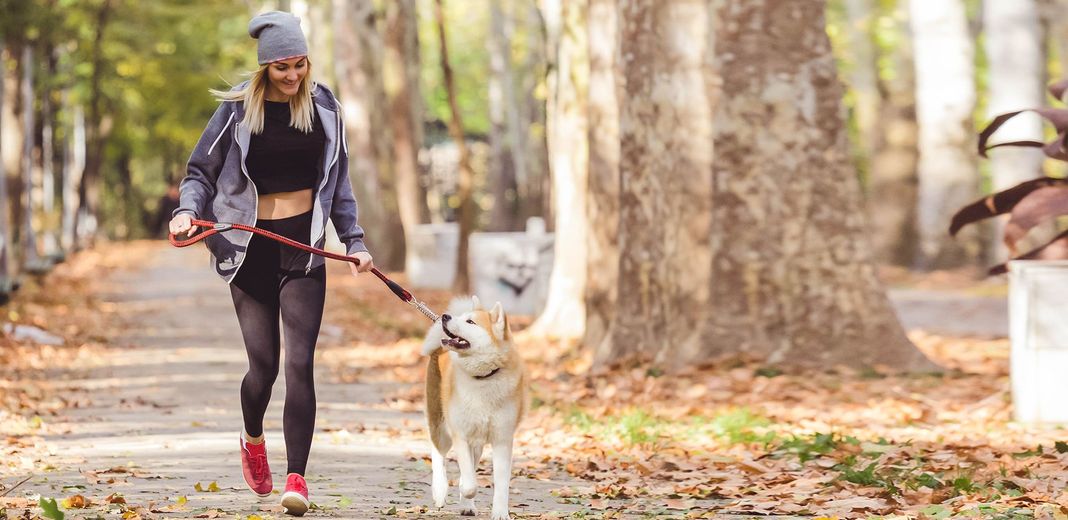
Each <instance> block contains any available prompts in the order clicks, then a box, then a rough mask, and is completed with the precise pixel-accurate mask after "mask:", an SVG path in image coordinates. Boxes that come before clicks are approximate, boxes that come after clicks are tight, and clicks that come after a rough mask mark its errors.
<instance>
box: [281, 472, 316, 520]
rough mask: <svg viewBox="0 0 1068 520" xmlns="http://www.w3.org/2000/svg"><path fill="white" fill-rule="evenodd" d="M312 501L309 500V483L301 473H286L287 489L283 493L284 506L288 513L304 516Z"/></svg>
mask: <svg viewBox="0 0 1068 520" xmlns="http://www.w3.org/2000/svg"><path fill="white" fill-rule="evenodd" d="M310 506H311V502H309V501H308V483H307V482H304V477H302V476H301V475H300V474H299V473H290V474H289V475H286V491H285V493H282V507H283V508H285V512H286V514H287V515H296V516H304V513H306V512H307V511H308V507H310Z"/></svg>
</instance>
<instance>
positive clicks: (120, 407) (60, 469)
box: [18, 247, 579, 519]
mask: <svg viewBox="0 0 1068 520" xmlns="http://www.w3.org/2000/svg"><path fill="white" fill-rule="evenodd" d="M205 259H206V256H205V252H204V250H203V249H202V248H189V249H174V248H169V247H161V248H159V250H158V253H157V254H156V255H154V257H153V258H149V259H146V260H147V261H146V263H145V264H144V267H143V268H142V269H139V270H137V271H132V272H131V271H118V272H116V273H115V274H114V275H113V276H112V277H111V278H110V279H109V280H108V282H109V283H108V284H107V290H106V292H105V293H104V294H101V295H100V297H101V298H102V299H103V301H105V302H109V303H106V304H105V305H110V306H112V310H114V313H113V314H114V315H115V316H119V321H120V324H119V326H114V325H112V326H111V327H110V329H109V330H104V331H102V333H103V334H104V335H106V336H107V337H109V339H110V341H109V342H110V343H111V344H113V345H116V347H115V348H114V349H112V350H110V351H109V354H107V356H108V359H103V360H100V361H101V362H100V363H99V366H98V367H96V368H90V369H82V370H78V369H74V370H62V371H60V372H58V373H57V374H55V375H56V376H57V380H60V381H62V382H61V383H60V388H62V389H63V391H64V392H65V393H66V394H67V395H70V396H72V397H77V396H80V397H82V398H85V399H84V401H86V402H87V403H88V405H87V406H84V407H78V408H72V409H69V410H67V411H66V412H65V413H64V415H62V416H60V417H58V418H55V419H52V420H50V422H51V423H52V425H53V426H56V427H59V428H65V429H69V430H68V431H69V433H64V434H60V435H52V436H49V437H46V441H47V443H48V444H50V445H52V446H54V447H55V450H54V457H53V458H52V459H51V460H47V461H44V463H51V464H52V465H53V466H55V468H56V469H55V470H54V471H52V472H49V473H47V474H46V475H47V477H42V476H40V474H38V475H35V477H34V478H33V479H32V480H31V481H29V482H27V483H26V484H24V485H23V486H22V487H21V488H20V492H19V493H18V495H21V496H25V494H26V493H28V492H36V493H40V494H42V495H44V496H46V497H56V498H57V499H58V498H63V497H67V496H70V495H73V494H76V493H81V494H83V495H85V496H88V497H91V498H101V497H104V496H107V495H108V494H110V493H112V492H116V491H118V492H121V493H122V494H123V495H124V496H125V497H126V500H127V502H128V503H130V504H136V505H142V506H147V507H149V508H150V509H157V510H161V509H166V508H167V507H169V508H171V509H174V511H173V512H164V513H159V514H158V515H153V516H158V517H171V518H177V517H181V518H190V517H193V516H195V515H196V514H198V513H203V512H204V511H205V510H206V508H218V509H221V510H222V511H224V512H225V513H226V514H225V515H223V516H224V517H229V518H233V517H234V515H235V514H238V515H241V517H242V518H244V517H245V515H248V514H253V513H258V514H259V515H261V516H263V517H264V518H266V517H268V516H270V517H274V518H280V517H283V516H285V515H282V514H281V507H280V506H279V505H278V500H279V496H278V495H277V494H276V495H274V496H271V497H268V498H263V499H261V498H258V497H256V496H255V495H253V494H252V493H251V492H250V491H248V490H247V488H246V487H245V484H244V480H243V479H242V477H241V472H240V462H239V459H238V445H237V436H238V432H239V431H240V428H241V415H240V404H239V398H238V389H239V386H240V382H241V378H242V377H243V375H244V372H245V370H246V369H247V366H248V365H247V360H246V357H245V352H244V347H243V343H242V341H241V336H240V331H239V328H238V324H237V318H236V316H235V314H234V311H233V307H232V303H231V300H230V295H229V290H228V287H227V285H226V284H225V283H224V282H223V281H222V280H221V279H219V278H217V277H215V276H214V275H213V274H211V273H210V271H209V270H208V269H207V268H206V261H205ZM334 329H337V327H334ZM283 355H284V354H283ZM283 362H284V361H283ZM316 365H317V366H316V395H317V400H318V409H317V417H316V423H317V428H316V434H315V437H314V440H313V443H312V452H311V460H310V462H309V468H308V473H307V479H308V483H309V487H310V488H311V493H312V496H311V499H312V502H313V503H314V504H317V505H318V506H320V507H321V509H318V510H317V509H313V510H312V511H309V513H308V514H307V515H306V516H310V517H316V516H323V517H332V518H360V519H364V518H379V517H395V516H393V515H392V514H391V513H393V511H391V509H392V508H396V510H397V511H399V512H400V514H401V515H402V516H409V517H411V516H418V515H416V514H415V513H418V512H419V511H420V508H421V507H423V506H428V505H430V499H429V482H430V469H429V466H428V465H427V464H426V463H425V462H424V461H423V460H422V457H423V456H424V455H425V454H426V453H428V452H427V449H428V445H427V443H426V441H425V440H424V439H423V438H422V437H421V436H420V435H417V434H415V433H414V432H418V431H420V428H417V426H418V425H421V424H422V416H421V415H419V414H418V413H411V412H402V411H393V410H390V409H389V408H388V407H385V406H376V405H380V404H381V403H382V402H383V400H384V399H383V397H384V395H385V393H386V392H387V391H389V390H391V389H393V388H396V386H397V385H396V384H393V385H392V387H390V388H389V389H387V388H384V387H383V385H384V384H380V383H370V384H360V383H356V384H340V383H337V382H336V381H334V380H333V379H334V378H332V377H331V376H330V374H329V373H328V372H327V369H326V368H324V367H323V363H317V364H316ZM284 379H285V377H284V372H282V373H281V374H279V377H278V379H277V381H276V383H275V386H274V390H273V395H272V399H271V404H270V407H269V408H268V410H267V416H266V419H265V423H266V424H265V431H266V434H267V439H268V456H269V460H270V462H271V465H272V471H273V474H274V483H275V490H276V492H278V491H279V488H280V487H284V485H285V481H284V477H285V474H284V472H285V448H284V443H283V442H282V432H281V426H282V425H281V417H282V404H283V402H284V398H285V383H284ZM342 428H344V429H345V430H344V431H339V430H341V429H342ZM353 430H355V431H353ZM399 430H401V431H407V432H409V433H401V434H396V433H395V432H396V431H399ZM111 468H118V469H125V470H126V472H125V473H121V472H120V473H115V472H105V470H108V469H111ZM488 468H489V460H488V459H485V460H483V463H482V470H488ZM85 471H96V472H98V473H97V476H98V478H100V479H101V480H102V482H100V483H98V484H96V485H90V483H89V481H90V480H92V479H91V478H87V477H86V476H85V475H84V474H83V473H82V472H85ZM450 472H451V473H450V477H452V478H453V479H455V478H457V475H456V466H455V463H452V466H451V468H450ZM111 478H115V479H118V480H119V481H120V482H118V483H115V484H109V483H107V480H108V479H111ZM122 480H125V481H126V483H122V482H121V481H122ZM197 482H199V483H201V484H202V486H204V487H207V486H208V485H209V484H210V483H211V482H217V483H218V486H219V487H220V488H221V490H220V491H218V492H197V491H196V490H195V489H194V486H195V485H196V483H197ZM74 485H81V486H86V487H85V488H84V489H81V488H66V489H64V488H63V486H74ZM562 485H564V483H562V482H547V481H539V480H532V479H528V478H525V477H516V478H515V480H514V481H513V491H514V492H516V494H514V495H513V500H512V504H513V512H514V513H520V514H522V516H523V517H537V516H540V512H545V511H560V512H564V511H571V510H575V509H576V508H578V507H579V506H575V505H570V504H562V503H558V502H557V500H556V499H555V498H554V497H553V496H552V495H551V493H550V491H551V490H552V489H555V488H559V487H561V486H562ZM450 492H451V494H450V498H449V505H448V506H447V507H446V509H445V510H444V511H442V512H437V511H430V512H428V513H426V514H424V515H423V516H431V517H453V516H454V514H455V512H456V511H457V510H458V508H457V507H456V505H455V502H456V495H457V493H456V489H455V487H453V488H451V489H450ZM520 493H521V494H520ZM183 496H184V497H186V499H187V500H188V502H187V503H186V504H185V505H184V506H183V507H181V508H179V507H177V504H176V501H177V500H179V497H183ZM489 498H490V494H489V490H488V489H481V490H480V491H479V496H478V499H477V503H478V505H479V508H480V512H481V513H483V514H484V515H485V512H486V510H487V509H488V505H489ZM150 503H154V505H150ZM406 513H407V515H405V514H406ZM78 516H80V515H78ZM485 516H486V517H488V515H485ZM456 517H457V518H459V516H456Z"/></svg>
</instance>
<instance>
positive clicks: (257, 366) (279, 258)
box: [170, 11, 374, 516]
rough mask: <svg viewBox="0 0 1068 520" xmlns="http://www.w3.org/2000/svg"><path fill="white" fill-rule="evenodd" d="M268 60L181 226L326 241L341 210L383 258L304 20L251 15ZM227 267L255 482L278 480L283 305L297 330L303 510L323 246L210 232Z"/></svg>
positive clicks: (361, 254)
mask: <svg viewBox="0 0 1068 520" xmlns="http://www.w3.org/2000/svg"><path fill="white" fill-rule="evenodd" d="M249 34H250V35H251V36H252V37H253V38H256V39H257V47H258V48H257V55H258V58H259V64H260V68H259V70H258V71H256V72H255V73H254V74H253V76H252V78H251V79H250V80H248V81H245V82H243V83H241V84H239V85H237V86H235V87H234V88H233V89H231V90H230V91H228V92H224V91H212V93H213V94H215V95H216V97H218V98H219V100H220V101H222V103H221V104H220V106H219V108H218V110H216V111H215V115H214V116H212V118H211V121H209V122H208V125H207V128H206V129H205V131H204V134H203V135H201V137H200V141H199V142H198V143H197V146H196V148H195V149H194V150H193V153H192V155H191V156H190V158H189V165H188V174H187V175H186V177H185V178H184V179H182V182H181V183H180V184H179V190H180V196H179V207H178V208H177V209H175V210H174V212H173V215H172V216H173V219H172V220H171V222H170V231H171V233H175V234H180V233H188V234H190V235H192V234H194V233H195V227H194V226H193V225H192V223H191V218H203V219H207V220H213V221H218V222H232V223H238V222H240V223H244V224H255V226H256V227H260V228H264V229H268V230H271V231H274V232H275V233H278V234H280V235H283V236H286V237H289V238H291V239H294V240H297V241H300V242H303V243H305V244H311V245H313V246H315V247H319V248H322V246H323V243H324V241H325V230H326V219H327V218H328V217H329V218H330V219H331V220H332V221H333V223H334V227H335V228H336V229H337V232H338V237H339V238H340V240H341V241H342V242H343V243H344V244H345V249H346V254H347V255H349V256H351V257H354V258H356V259H358V260H359V266H358V267H357V266H356V265H355V264H350V266H351V267H352V273H353V275H356V274H358V273H360V272H365V271H367V270H369V269H371V268H372V267H373V266H374V263H373V262H372V258H371V255H370V254H369V253H368V252H367V247H366V246H364V243H363V229H361V228H360V226H359V225H358V224H357V208H356V200H355V198H354V197H353V195H352V187H351V185H350V183H349V178H348V147H347V145H346V144H345V127H344V124H343V122H342V121H341V113H340V110H339V107H338V102H337V99H336V98H335V97H334V95H333V94H332V93H331V92H330V91H329V90H327V89H326V87H325V86H323V85H322V84H316V83H313V82H312V80H311V63H310V61H309V60H308V47H307V42H306V41H305V39H304V34H303V32H302V31H301V29H300V20H299V19H298V18H297V17H295V16H293V15H291V14H289V13H283V12H279V11H272V12H268V13H264V14H261V15H258V16H256V17H255V18H253V19H252V20H251V21H250V22H249ZM205 244H206V245H207V247H208V249H209V251H210V252H211V256H212V261H213V266H214V268H215V271H216V274H218V275H219V276H220V277H222V278H223V279H224V280H226V281H227V283H228V284H229V286H230V294H231V296H232V297H233V301H234V309H235V310H236V312H237V318H238V322H239V323H240V327H241V334H242V336H243V338H244V342H245V349H246V351H247V353H248V360H249V369H248V372H247V373H246V374H245V377H244V379H243V380H242V382H241V412H242V416H243V420H244V428H243V431H242V433H241V439H240V445H241V467H242V471H243V473H244V476H245V482H246V483H248V486H249V488H250V489H252V491H253V492H254V493H256V494H257V495H259V496H268V495H270V493H271V490H272V488H273V485H272V480H271V471H270V469H269V467H268V464H267V451H266V444H265V442H264V436H263V415H264V413H265V411H266V410H267V404H268V401H269V400H270V397H271V387H272V385H273V383H274V381H275V378H276V377H277V375H278V369H279V330H278V324H279V315H281V324H282V328H283V330H284V332H285V338H286V374H285V381H286V397H285V408H284V411H283V415H282V430H283V434H284V436H285V443H286V455H287V458H288V461H287V462H288V468H287V469H286V473H287V476H286V487H285V492H284V493H283V494H282V506H283V507H284V508H285V511H286V513H289V514H293V515H297V516H300V515H303V514H304V513H305V512H306V511H307V510H308V506H309V500H308V488H307V483H306V482H305V480H304V472H305V469H306V467H307V462H308V453H309V451H310V449H311V441H312V432H313V430H314V426H315V388H314V380H313V377H312V361H313V359H314V353H315V342H316V338H317V336H318V334H319V326H320V324H321V322H322V313H323V304H324V300H325V293H326V272H325V265H324V264H325V262H324V259H323V257H321V256H318V255H311V254H309V253H306V252H303V251H301V250H298V249H296V248H292V247H290V246H286V245H283V244H281V243H279V242H276V241H273V240H271V239H269V238H265V237H263V236H262V235H258V234H253V233H249V232H247V231H241V230H231V231H227V232H224V233H218V234H215V235H212V236H210V237H208V238H206V239H205Z"/></svg>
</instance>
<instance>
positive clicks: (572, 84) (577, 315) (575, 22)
mask: <svg viewBox="0 0 1068 520" xmlns="http://www.w3.org/2000/svg"><path fill="white" fill-rule="evenodd" d="M584 4H585V2H576V1H566V0H565V1H564V2H563V3H562V4H561V3H560V2H545V4H544V5H545V9H546V20H547V21H551V22H550V23H552V24H557V23H558V24H559V25H555V26H553V25H550V31H549V33H550V35H555V38H554V37H553V36H550V38H554V40H555V41H554V43H555V44H554V45H553V48H554V49H555V51H556V54H555V67H554V70H553V72H552V75H551V77H550V78H549V101H548V107H549V109H548V123H549V127H548V138H549V157H550V159H551V170H550V175H551V177H552V182H553V184H552V185H553V213H554V218H555V219H556V225H555V226H554V228H555V231H554V249H553V270H552V275H551V276H550V278H549V291H548V297H547V299H546V302H545V308H544V309H543V310H542V312H541V315H540V316H538V318H537V319H536V320H535V322H534V324H533V325H531V327H530V333H531V334H533V335H538V336H548V337H555V338H561V339H576V340H577V339H580V338H581V337H582V334H583V332H584V324H585V322H586V304H585V301H584V295H585V290H586V289H585V288H586V247H587V243H586V236H587V222H586V188H587V187H586V170H587V168H588V164H587V162H588V154H587V139H588V138H587V123H586V85H587V78H588V75H589V74H588V73H589V62H588V58H587V48H586V41H585V38H586V30H585V23H586V22H585V20H586V8H585V5H584ZM549 9H557V11H555V12H548V11H549Z"/></svg>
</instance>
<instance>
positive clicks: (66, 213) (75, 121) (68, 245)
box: [60, 88, 85, 255]
mask: <svg viewBox="0 0 1068 520" xmlns="http://www.w3.org/2000/svg"><path fill="white" fill-rule="evenodd" d="M63 105H64V106H65V107H66V109H67V110H69V111H70V113H71V131H70V137H68V138H67V139H66V146H65V147H64V148H65V155H66V159H65V160H64V161H63V200H62V206H63V224H62V226H63V229H62V234H61V235H60V243H61V245H62V246H63V251H64V254H65V255H69V254H70V253H73V252H74V251H76V250H77V249H78V218H77V216H78V211H79V208H80V207H81V202H80V201H79V200H78V187H79V186H81V182H82V175H83V173H84V172H85V111H84V110H82V107H81V105H78V104H76V103H74V102H73V101H71V93H70V89H69V88H68V89H66V90H64V92H63Z"/></svg>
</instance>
